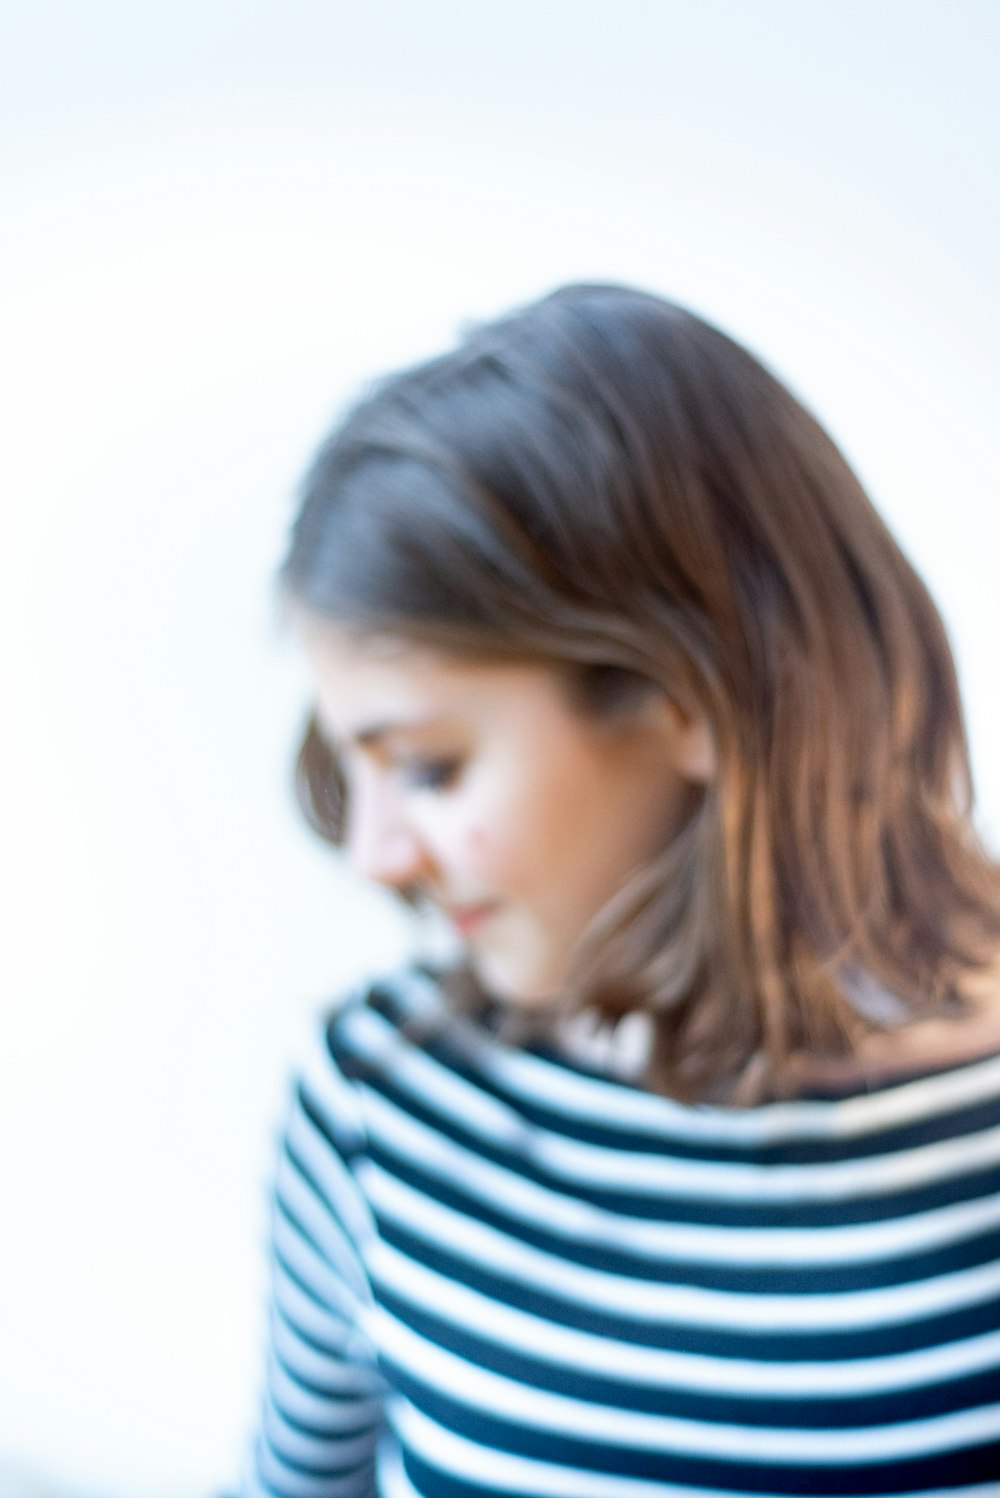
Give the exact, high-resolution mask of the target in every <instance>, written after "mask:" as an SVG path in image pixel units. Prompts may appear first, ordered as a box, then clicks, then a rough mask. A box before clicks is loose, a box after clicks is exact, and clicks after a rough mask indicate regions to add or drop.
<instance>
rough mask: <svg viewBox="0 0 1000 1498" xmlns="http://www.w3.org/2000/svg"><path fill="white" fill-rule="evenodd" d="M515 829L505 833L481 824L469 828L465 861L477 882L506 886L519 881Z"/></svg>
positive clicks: (466, 836) (466, 835)
mask: <svg viewBox="0 0 1000 1498" xmlns="http://www.w3.org/2000/svg"><path fill="white" fill-rule="evenodd" d="M512 830H513V829H511V830H508V831H504V830H501V829H499V828H493V827H489V826H487V825H484V824H482V823H479V822H476V823H474V824H473V825H472V826H470V827H469V828H468V830H467V832H466V834H465V838H464V842H463V850H462V851H463V862H464V863H465V866H466V868H467V869H468V870H469V873H470V875H471V876H472V877H473V878H474V879H480V880H482V881H483V882H484V883H488V884H495V883H501V884H503V885H504V886H505V887H506V886H508V885H510V884H511V883H512V882H514V883H516V882H517V872H518V866H519V859H518V849H517V840H516V838H513V837H512V836H511V832H512Z"/></svg>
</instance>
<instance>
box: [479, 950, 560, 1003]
mask: <svg viewBox="0 0 1000 1498" xmlns="http://www.w3.org/2000/svg"><path fill="white" fill-rule="evenodd" d="M470 965H471V967H472V970H473V972H474V973H475V976H476V979H477V981H478V982H479V983H480V985H481V986H482V987H483V988H484V989H485V990H486V992H487V993H488V994H490V995H491V996H492V997H493V998H495V999H499V1000H500V1001H501V1002H502V1003H504V1004H511V1005H514V1006H519V1005H528V1004H545V1003H549V1002H551V1001H552V1000H553V999H555V998H556V997H557V995H558V992H559V982H558V980H557V979H556V978H555V977H554V976H553V975H551V974H550V973H548V972H546V971H545V970H544V969H543V968H541V967H538V968H535V967H529V966H528V965H526V964H524V963H520V962H516V961H512V960H509V959H508V960H506V961H505V960H504V958H503V957H502V956H501V955H500V954H492V953H488V952H482V953H479V952H472V953H470Z"/></svg>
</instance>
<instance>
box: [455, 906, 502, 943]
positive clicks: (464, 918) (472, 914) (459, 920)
mask: <svg viewBox="0 0 1000 1498" xmlns="http://www.w3.org/2000/svg"><path fill="white" fill-rule="evenodd" d="M496 909H497V906H496V903H495V902H494V901H489V902H487V901H483V902H482V903H481V904H479V905H446V906H445V907H444V913H445V915H446V916H447V917H448V919H449V921H450V922H451V924H452V925H453V926H454V927H455V930H456V931H458V932H459V933H460V934H461V935H462V936H469V935H471V933H472V932H473V931H476V930H477V929H478V928H479V927H480V926H482V925H483V923H484V922H485V921H488V920H489V918H490V916H491V915H493V913H494V911H495V910H496Z"/></svg>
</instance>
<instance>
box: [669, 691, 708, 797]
mask: <svg viewBox="0 0 1000 1498" xmlns="http://www.w3.org/2000/svg"><path fill="white" fill-rule="evenodd" d="M654 711H655V713H656V716H657V718H658V720H659V729H660V732H661V733H662V735H663V738H664V741H665V747H666V750H667V753H668V755H669V758H670V763H671V767H672V768H673V769H674V770H675V771H676V772H677V774H678V775H680V776H682V777H683V778H684V779H685V780H688V781H690V782H691V784H692V785H709V784H710V783H711V782H712V781H713V780H714V779H715V777H716V774H717V773H718V764H719V759H718V754H717V752H716V748H715V739H714V737H713V735H712V731H711V729H710V728H709V725H708V719H707V718H706V717H705V715H704V713H701V712H698V711H695V710H692V709H690V708H687V707H684V706H682V705H681V703H679V702H677V701H676V699H675V698H673V697H667V696H666V695H662V696H660V697H658V699H657V701H656V703H655V707H654Z"/></svg>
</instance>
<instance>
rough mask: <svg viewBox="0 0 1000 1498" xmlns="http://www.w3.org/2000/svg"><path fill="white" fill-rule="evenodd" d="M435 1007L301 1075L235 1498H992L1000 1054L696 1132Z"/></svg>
mask: <svg viewBox="0 0 1000 1498" xmlns="http://www.w3.org/2000/svg"><path fill="white" fill-rule="evenodd" d="M441 1012H442V1011H441V1000H440V998H439V995H438V991H437V988H436V985H435V984H434V983H433V981H432V980H431V979H430V978H429V977H428V976H427V975H426V974H424V973H422V972H418V971H409V972H407V973H404V974H400V975H397V976H396V977H394V978H392V979H391V980H389V981H387V982H384V983H380V984H378V985H377V986H375V987H373V988H371V989H370V990H369V991H367V992H366V993H359V994H356V995H355V996H353V997H352V998H351V1000H350V1001H349V1002H348V1003H347V1004H345V1005H344V1006H343V1007H342V1008H341V1009H339V1010H338V1011H337V1013H336V1014H335V1015H334V1017H333V1018H332V1019H331V1020H330V1021H329V1023H328V1024H327V1025H326V1026H325V1027H324V1030H323V1034H322V1043H321V1044H320V1045H319V1046H318V1047H317V1049H316V1052H315V1054H314V1056H313V1058H312V1061H311V1063H310V1064H309V1065H308V1066H307V1068H306V1069H305V1071H304V1073H303V1075H302V1077H301V1079H300V1081H299V1083H298V1086H297V1089H296V1096H295V1102H294V1106H293V1109H292V1113H291V1118H290V1121H289V1124H288V1128H287V1132H286V1135H285V1140H284V1147H283V1150H282V1155H281V1160H280V1165H279V1171H278V1178H277V1183H276V1192H275V1197H276V1210H275V1224H274V1250H273V1261H274V1305H273V1326H272V1335H271V1352H270V1362H269V1369H268V1384H267V1393H266V1398H265V1405H264V1414H263V1420H262V1425H261V1430H260V1433H259V1436H258V1439H257V1441H256V1445H255V1450H254V1456H253V1460H252V1463H251V1471H250V1472H249V1473H248V1476H247V1479H246V1484H245V1489H244V1494H245V1498H261V1495H268V1498H272V1495H281V1498H364V1495H373V1494H378V1495H381V1498H474V1495H475V1498H483V1495H487V1498H492V1495H506V1498H543V1495H544V1498H736V1495H739V1498H746V1495H750V1494H753V1495H755V1498H760V1495H778V1494H782V1495H799V1498H804V1495H816V1494H822V1495H841V1498H843V1495H848V1494H853V1495H857V1494H866V1495H869V1498H874V1495H876V1494H878V1495H886V1494H893V1495H897V1498H899V1495H903V1494H916V1493H920V1494H925V1495H926V1494H937V1495H939V1498H944V1495H948V1498H956V1495H963V1498H987V1495H990V1498H997V1495H1000V1056H998V1057H994V1058H991V1059H988V1060H985V1061H979V1062H976V1063H971V1064H965V1065H962V1066H959V1067H953V1068H950V1069H948V1070H946V1071H942V1072H938V1073H935V1074H933V1075H929V1076H923V1077H917V1078H911V1079H908V1080H905V1081H903V1082H894V1083H892V1084H889V1085H884V1086H881V1087H878V1088H876V1089H875V1090H872V1091H869V1092H866V1093H864V1094H862V1095H855V1096H840V1097H832V1096H825V1097H811V1098H806V1099H803V1100H801V1101H796V1102H792V1103H787V1102H783V1103H768V1104H764V1105H762V1106H759V1107H756V1108H722V1107H708V1106H700V1107H688V1106H685V1105H683V1104H680V1103H677V1102H674V1101H672V1100H670V1099H668V1098H664V1097H661V1096H658V1095H656V1094H653V1093H650V1092H648V1091H645V1090H642V1089H640V1088H638V1087H636V1086H634V1085H630V1084H629V1083H627V1082H624V1081H621V1080H616V1079H615V1078H614V1077H613V1076H612V1075H610V1074H608V1073H607V1072H602V1071H599V1070H596V1069H595V1068H594V1067H593V1066H585V1065H581V1064H580V1063H579V1061H572V1060H570V1059H568V1058H567V1056H566V1055H563V1054H562V1053H560V1052H558V1051H556V1050H555V1049H552V1048H549V1047H541V1046H539V1047H535V1046H529V1047H525V1048H521V1049H516V1048H512V1047H511V1046H509V1045H506V1044H504V1043H502V1042H501V1041H500V1040H499V1039H498V1038H497V1037H496V1036H495V1035H493V1034H491V1033H490V1032H489V1031H488V1030H487V1029H484V1028H483V1027H482V1026H480V1025H477V1024H475V1023H474V1022H473V1021H471V1020H467V1019H460V1018H450V1019H448V1020H447V1023H443V1024H438V1025H435V1024H434V1023H431V1022H430V1020H431V1018H432V1017H433V1015H435V1014H439V1013H441ZM414 1021H417V1027H415V1025H414ZM424 1021H427V1023H424Z"/></svg>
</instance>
